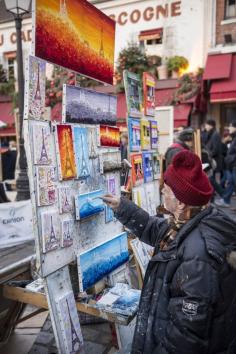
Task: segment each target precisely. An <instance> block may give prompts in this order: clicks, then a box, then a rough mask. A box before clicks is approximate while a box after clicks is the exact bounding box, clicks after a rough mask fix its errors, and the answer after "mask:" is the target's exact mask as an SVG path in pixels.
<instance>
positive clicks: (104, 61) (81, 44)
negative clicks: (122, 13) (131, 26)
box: [35, 0, 115, 85]
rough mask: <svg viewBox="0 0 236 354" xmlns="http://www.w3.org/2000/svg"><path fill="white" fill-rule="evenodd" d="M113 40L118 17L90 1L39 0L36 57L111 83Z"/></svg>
mask: <svg viewBox="0 0 236 354" xmlns="http://www.w3.org/2000/svg"><path fill="white" fill-rule="evenodd" d="M114 43H115V21H114V20H112V19H111V18H110V17H108V16H106V15H105V14H104V13H103V12H102V11H100V10H98V9H97V8H96V7H95V6H93V5H92V4H90V3H89V2H88V1H83V0H66V1H60V2H54V1H47V0H37V1H36V5H35V55H36V56H37V57H39V58H42V59H44V60H46V61H49V62H52V63H55V64H57V65H60V66H63V67H65V68H67V69H69V70H73V71H75V72H78V73H80V74H82V75H86V76H89V77H91V78H93V79H95V80H98V81H103V82H105V83H107V84H111V85H112V84H113V66H114ZM98 68H99V70H98Z"/></svg>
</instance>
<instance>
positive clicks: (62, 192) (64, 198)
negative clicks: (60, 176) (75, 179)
mask: <svg viewBox="0 0 236 354" xmlns="http://www.w3.org/2000/svg"><path fill="white" fill-rule="evenodd" d="M57 190H58V204H59V212H60V214H64V213H72V212H73V210H74V206H73V197H72V193H71V192H72V190H71V188H70V187H62V186H60V187H58V188H57Z"/></svg>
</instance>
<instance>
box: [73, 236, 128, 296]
mask: <svg viewBox="0 0 236 354" xmlns="http://www.w3.org/2000/svg"><path fill="white" fill-rule="evenodd" d="M128 259H129V252H128V242H127V233H126V232H123V233H122V234H119V235H117V236H116V237H114V238H113V239H111V240H109V241H106V242H104V243H102V244H101V245H99V246H97V247H94V248H92V249H90V250H88V251H86V252H84V253H82V254H81V255H80V256H79V264H80V273H81V275H82V287H83V289H81V291H85V290H86V289H88V288H90V287H92V286H93V285H94V284H95V283H97V282H98V281H99V280H101V279H102V278H103V277H104V276H106V275H107V274H109V273H111V272H112V271H113V270H114V269H116V268H118V267H119V266H120V265H122V264H123V263H125V262H127V261H128Z"/></svg>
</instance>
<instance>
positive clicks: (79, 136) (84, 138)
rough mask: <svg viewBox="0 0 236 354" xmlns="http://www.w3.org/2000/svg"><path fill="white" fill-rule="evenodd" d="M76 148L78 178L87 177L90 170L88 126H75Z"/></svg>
mask: <svg viewBox="0 0 236 354" xmlns="http://www.w3.org/2000/svg"><path fill="white" fill-rule="evenodd" d="M74 148H75V158H76V168H77V177H78V178H87V177H88V176H89V175H90V171H89V146H88V128H81V127H74Z"/></svg>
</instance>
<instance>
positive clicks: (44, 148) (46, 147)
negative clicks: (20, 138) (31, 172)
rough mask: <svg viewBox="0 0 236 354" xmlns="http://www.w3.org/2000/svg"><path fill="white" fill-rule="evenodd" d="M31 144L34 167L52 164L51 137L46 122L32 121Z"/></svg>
mask: <svg viewBox="0 0 236 354" xmlns="http://www.w3.org/2000/svg"><path fill="white" fill-rule="evenodd" d="M32 123H33V124H32V143H33V155H34V158H33V160H34V164H35V165H50V164H52V162H53V160H52V149H53V146H52V135H51V130H50V126H49V123H48V122H33V121H32Z"/></svg>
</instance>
